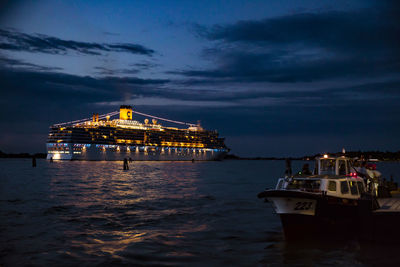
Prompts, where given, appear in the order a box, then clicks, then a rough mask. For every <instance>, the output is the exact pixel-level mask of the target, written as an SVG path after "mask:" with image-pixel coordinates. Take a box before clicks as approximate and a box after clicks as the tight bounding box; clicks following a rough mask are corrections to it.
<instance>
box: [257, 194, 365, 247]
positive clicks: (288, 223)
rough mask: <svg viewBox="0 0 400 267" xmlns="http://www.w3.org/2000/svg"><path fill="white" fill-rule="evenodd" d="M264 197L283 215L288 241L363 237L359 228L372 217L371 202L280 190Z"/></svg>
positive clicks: (281, 217)
mask: <svg viewBox="0 0 400 267" xmlns="http://www.w3.org/2000/svg"><path fill="white" fill-rule="evenodd" d="M264 197H266V198H267V199H268V201H269V202H271V204H272V206H273V208H274V210H275V212H276V213H277V214H278V215H279V216H280V219H281V223H282V228H283V232H284V235H285V239H286V240H287V241H299V240H319V239H326V238H328V239H329V240H332V239H334V240H341V239H346V240H348V239H351V238H356V237H359V236H361V234H362V232H361V231H362V229H361V228H360V227H359V226H360V225H361V224H362V222H363V221H365V220H368V218H371V214H372V213H371V212H372V209H371V200H367V199H366V200H362V199H342V198H337V197H332V196H327V195H324V194H322V193H320V194H316V193H307V192H293V191H292V192H290V191H279V190H271V191H270V192H266V195H264ZM327 233H329V236H327Z"/></svg>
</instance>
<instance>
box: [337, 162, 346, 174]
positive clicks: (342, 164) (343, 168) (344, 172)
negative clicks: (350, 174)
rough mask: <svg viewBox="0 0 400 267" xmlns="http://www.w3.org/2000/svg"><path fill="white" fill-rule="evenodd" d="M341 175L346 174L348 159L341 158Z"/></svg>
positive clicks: (339, 167)
mask: <svg viewBox="0 0 400 267" xmlns="http://www.w3.org/2000/svg"><path fill="white" fill-rule="evenodd" d="M338 169H339V175H346V161H344V160H339V166H338Z"/></svg>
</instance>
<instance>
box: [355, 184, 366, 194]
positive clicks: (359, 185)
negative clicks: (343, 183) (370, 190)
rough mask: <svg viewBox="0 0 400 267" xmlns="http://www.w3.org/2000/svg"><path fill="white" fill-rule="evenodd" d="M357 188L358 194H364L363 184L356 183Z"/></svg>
mask: <svg viewBox="0 0 400 267" xmlns="http://www.w3.org/2000/svg"><path fill="white" fill-rule="evenodd" d="M357 187H358V192H360V194H362V193H365V190H364V184H363V182H357Z"/></svg>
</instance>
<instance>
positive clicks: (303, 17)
mask: <svg viewBox="0 0 400 267" xmlns="http://www.w3.org/2000/svg"><path fill="white" fill-rule="evenodd" d="M398 6H399V5H398V4H389V3H388V2H386V4H385V5H384V4H379V5H376V6H374V8H365V9H361V10H353V11H346V12H345V11H342V12H339V11H330V12H318V13H303V14H291V15H286V16H281V17H276V18H269V19H264V20H259V21H240V22H237V23H235V24H231V25H215V26H213V27H204V26H199V25H197V26H195V28H196V31H197V33H198V34H199V35H200V36H201V37H203V38H206V39H208V40H210V41H213V44H214V46H213V47H211V48H207V49H204V51H203V56H204V57H205V58H206V59H209V60H211V61H213V63H215V65H216V67H215V68H211V69H189V70H185V69H184V70H179V71H174V72H169V73H170V74H181V75H183V76H186V77H191V78H199V79H200V80H203V81H204V80H208V82H210V83H212V82H260V81H268V82H277V83H282V82H312V81H317V80H327V79H334V78H338V77H340V78H344V77H362V76H366V75H367V76H369V77H371V76H381V75H389V74H399V70H400V49H399V47H400V16H398V14H399V13H400V8H399V7H398ZM192 82H195V80H192Z"/></svg>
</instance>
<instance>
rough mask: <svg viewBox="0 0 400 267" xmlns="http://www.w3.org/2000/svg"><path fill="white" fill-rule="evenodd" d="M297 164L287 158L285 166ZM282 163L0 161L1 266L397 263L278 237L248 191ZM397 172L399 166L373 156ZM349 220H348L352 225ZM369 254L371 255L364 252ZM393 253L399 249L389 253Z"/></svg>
mask: <svg viewBox="0 0 400 267" xmlns="http://www.w3.org/2000/svg"><path fill="white" fill-rule="evenodd" d="M301 164H302V162H296V161H295V162H293V165H294V168H293V169H294V170H297V169H300V167H301ZM284 165H285V164H284V162H283V161H222V162H195V163H191V162H133V163H131V164H130V170H128V171H123V170H122V162H79V161H66V162H54V163H50V162H48V161H45V160H38V162H37V168H32V167H31V161H30V160H28V159H2V160H0V264H2V265H5V266H21V265H42V266H43V265H47V266H50V265H69V266H70V265H75V264H76V265H79V266H85V265H90V266H92V265H109V264H112V265H174V266H176V265H182V266H188V265H190V266H204V265H207V266H221V265H226V266H229V265H235V266H263V265H265V266H281V265H339V264H341V265H346V266H347V265H353V266H354V265H361V266H364V265H375V264H376V265H380V264H393V265H396V264H397V263H399V262H400V261H398V257H399V256H394V255H396V251H397V249H398V248H400V244H399V246H398V247H395V246H393V245H391V246H390V247H383V248H382V246H379V249H377V246H376V245H374V244H372V245H364V244H358V243H354V241H351V242H350V241H349V242H343V243H340V244H332V243H331V242H330V241H329V235H327V240H326V242H325V243H323V244H304V243H303V244H302V243H300V244H295V245H294V244H287V243H286V242H285V241H284V239H283V235H282V231H281V226H280V221H279V218H278V217H277V216H276V215H274V214H273V212H272V209H271V207H270V205H269V204H268V203H264V202H263V201H261V200H259V199H257V197H256V195H257V193H259V192H260V191H262V190H263V189H264V188H266V187H273V186H274V184H275V181H276V178H277V177H279V176H281V174H282V173H283V172H284ZM380 168H381V170H382V171H383V173H384V174H385V175H386V176H387V177H390V174H393V175H394V178H395V179H396V178H397V177H396V175H400V164H399V163H380ZM352 227H354V226H352ZM371 251H372V252H373V253H371ZM397 254H398V253H397Z"/></svg>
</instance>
